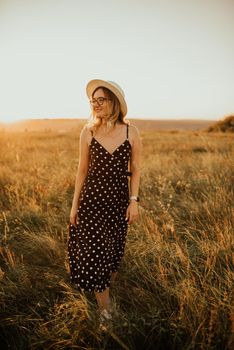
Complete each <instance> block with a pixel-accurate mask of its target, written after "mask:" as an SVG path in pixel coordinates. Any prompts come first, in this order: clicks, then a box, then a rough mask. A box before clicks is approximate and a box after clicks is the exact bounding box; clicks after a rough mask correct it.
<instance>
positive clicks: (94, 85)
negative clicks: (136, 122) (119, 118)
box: [86, 79, 128, 117]
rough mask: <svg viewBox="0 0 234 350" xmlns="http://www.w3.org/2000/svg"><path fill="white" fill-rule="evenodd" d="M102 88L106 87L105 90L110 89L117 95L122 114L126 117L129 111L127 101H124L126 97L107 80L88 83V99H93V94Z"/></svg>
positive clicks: (95, 80)
mask: <svg viewBox="0 0 234 350" xmlns="http://www.w3.org/2000/svg"><path fill="white" fill-rule="evenodd" d="M101 87H105V88H107V89H109V90H110V91H112V92H113V94H115V96H116V97H117V98H118V100H119V103H120V109H121V112H122V114H123V116H124V117H125V115H126V114H127V111H128V108H127V104H126V101H125V99H124V96H123V95H122V94H121V92H120V91H119V90H118V89H117V87H115V86H114V85H112V84H111V82H108V81H105V80H100V79H94V80H91V81H90V82H88V84H87V86H86V93H87V96H88V98H89V99H90V98H91V97H92V94H93V92H94V91H95V90H96V89H97V88H101Z"/></svg>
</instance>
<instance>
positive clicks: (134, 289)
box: [0, 128, 234, 350]
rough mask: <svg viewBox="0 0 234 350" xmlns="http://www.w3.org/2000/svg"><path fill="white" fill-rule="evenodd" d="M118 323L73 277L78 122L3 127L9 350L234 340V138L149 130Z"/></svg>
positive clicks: (0, 315)
mask: <svg viewBox="0 0 234 350" xmlns="http://www.w3.org/2000/svg"><path fill="white" fill-rule="evenodd" d="M141 136H142V143H143V155H142V179H141V188H140V198H141V201H140V217H139V220H138V221H137V222H136V223H134V224H133V225H131V226H130V227H129V232H128V239H127V245H126V251H125V257H124V259H123V261H122V265H121V269H120V273H119V276H118V278H117V280H116V282H115V285H113V286H112V298H113V302H114V305H115V307H116V315H115V321H114V324H113V326H112V327H111V328H110V329H109V330H108V332H107V333H105V334H103V333H100V331H99V330H98V327H97V325H98V319H97V312H96V309H97V306H96V302H95V299H94V296H93V295H92V294H89V293H79V292H78V291H77V290H75V289H74V288H73V287H72V286H71V285H70V283H69V273H68V261H67V255H66V249H67V238H68V233H67V232H68V230H67V227H68V218H69V211H70V206H71V201H72V195H73V190H74V181H75V173H76V168H77V164H78V150H79V129H78V128H77V129H74V130H71V131H69V132H66V133H58V132H51V131H47V132H18V133H13V132H2V133H1V134H0V169H1V172H0V209H1V213H0V240H1V248H0V345H1V349H4V348H7V349H17V350H19V349H23V350H25V349H53V350H54V349H56V350H59V349H90V350H91V349H129V350H130V349H131V350H133V349H145V350H147V349H148V350H151V349H152V350H153V349H178V350H181V349H187V350H190V349H204V350H207V349H208V350H209V349H222V350H223V349H232V348H234V288H233V286H234V234H233V233H234V232H233V231H234V229H233V227H234V161H233V160H234V142H233V141H234V137H233V134H231V133H229V134H228V133H208V132H205V131H197V132H194V131H184V132H182V131H181V132H179V131H174V132H170V131H165V132H163V131H160V132H159V131H155V130H154V131H150V130H145V131H144V130H141Z"/></svg>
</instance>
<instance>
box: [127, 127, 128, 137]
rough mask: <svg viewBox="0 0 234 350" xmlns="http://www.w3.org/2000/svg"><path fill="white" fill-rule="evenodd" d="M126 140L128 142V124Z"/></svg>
mask: <svg viewBox="0 0 234 350" xmlns="http://www.w3.org/2000/svg"><path fill="white" fill-rule="evenodd" d="M127 140H128V124H127Z"/></svg>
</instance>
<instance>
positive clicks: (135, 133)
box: [129, 124, 140, 144]
mask: <svg viewBox="0 0 234 350" xmlns="http://www.w3.org/2000/svg"><path fill="white" fill-rule="evenodd" d="M129 139H130V142H131V143H132V144H134V143H139V142H140V133H139V130H138V128H137V127H136V126H135V125H133V124H129Z"/></svg>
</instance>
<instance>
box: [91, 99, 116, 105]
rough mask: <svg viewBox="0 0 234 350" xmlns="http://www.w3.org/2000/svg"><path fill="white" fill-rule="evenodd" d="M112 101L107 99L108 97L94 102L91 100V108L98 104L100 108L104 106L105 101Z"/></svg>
mask: <svg viewBox="0 0 234 350" xmlns="http://www.w3.org/2000/svg"><path fill="white" fill-rule="evenodd" d="M107 100H109V101H111V100H110V99H109V98H106V97H98V98H97V99H94V100H90V101H89V102H90V104H91V106H94V105H95V104H96V103H97V104H98V106H102V105H103V103H104V101H107Z"/></svg>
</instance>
